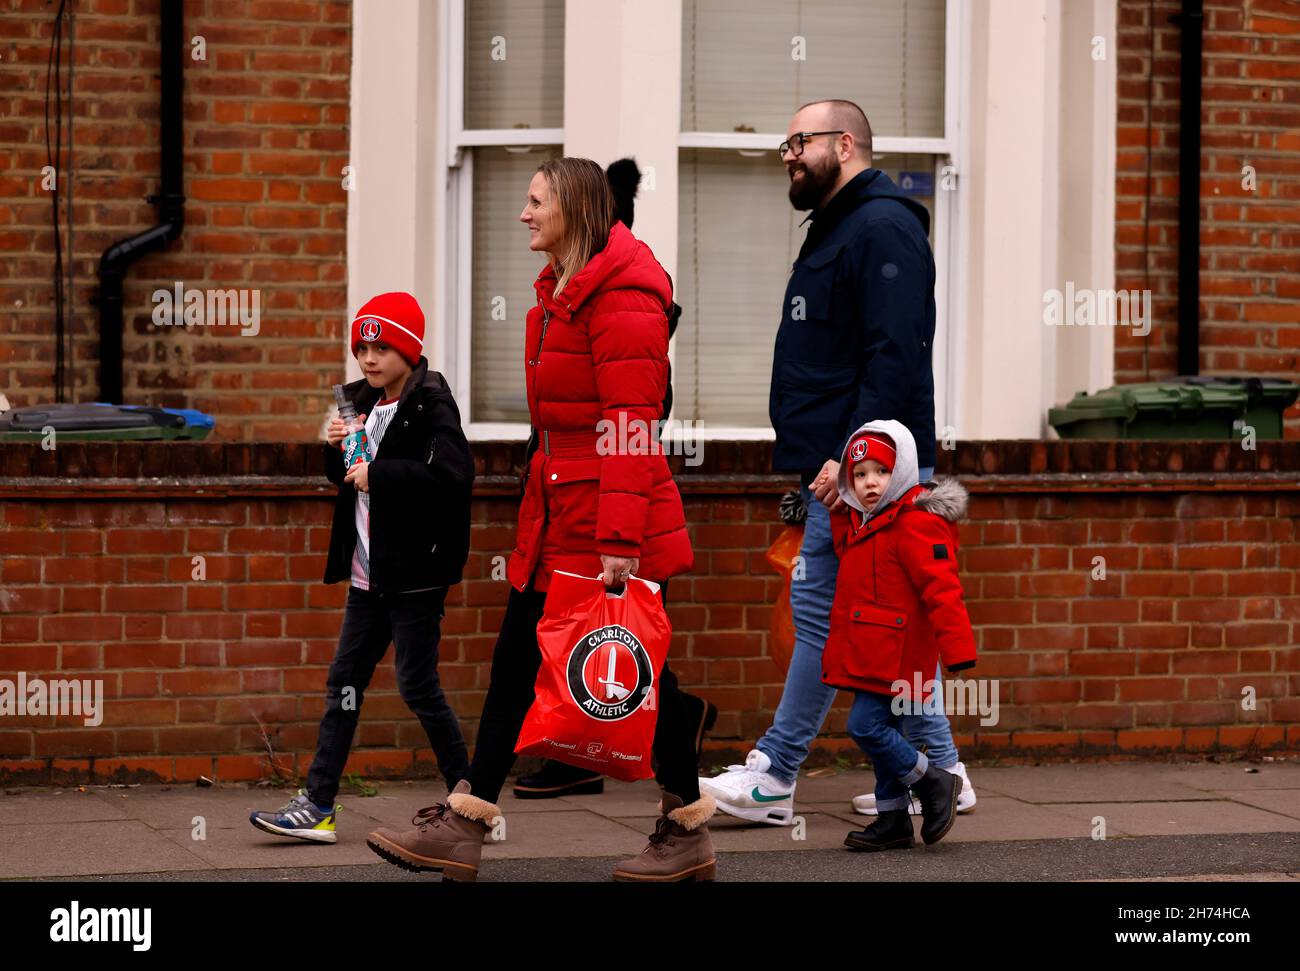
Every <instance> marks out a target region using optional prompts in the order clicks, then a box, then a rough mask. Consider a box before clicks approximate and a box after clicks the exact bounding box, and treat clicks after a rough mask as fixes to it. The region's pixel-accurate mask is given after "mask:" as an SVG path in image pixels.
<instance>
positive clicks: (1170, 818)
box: [1046, 800, 1300, 838]
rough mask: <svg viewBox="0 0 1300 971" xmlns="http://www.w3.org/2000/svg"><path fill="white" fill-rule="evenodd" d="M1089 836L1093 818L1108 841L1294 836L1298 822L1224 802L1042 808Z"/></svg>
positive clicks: (1070, 805)
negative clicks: (1230, 835)
mask: <svg viewBox="0 0 1300 971" xmlns="http://www.w3.org/2000/svg"><path fill="white" fill-rule="evenodd" d="M1046 808H1048V809H1050V810H1051V811H1052V812H1056V813H1060V814H1061V815H1062V816H1066V817H1069V818H1071V819H1075V820H1077V821H1078V823H1079V825H1080V826H1081V827H1086V831H1087V832H1091V829H1092V819H1093V817H1094V816H1101V817H1104V818H1105V820H1106V834H1107V837H1108V838H1114V837H1115V836H1119V835H1127V836H1192V835H1208V834H1211V833H1296V832H1300V819H1294V818H1291V817H1288V816H1283V815H1280V814H1278V813H1273V812H1268V811H1266V810H1263V809H1256V808H1255V807H1253V806H1246V805H1242V804H1241V803H1237V802H1230V801H1228V800H1215V801H1204V802H1156V803H1139V804H1136V805H1135V804H1131V803H1122V802H1116V803H1102V802H1094V803H1076V804H1069V803H1058V804H1054V805H1051V806H1048V807H1046Z"/></svg>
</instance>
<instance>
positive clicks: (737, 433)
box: [664, 0, 970, 441]
mask: <svg viewBox="0 0 1300 971" xmlns="http://www.w3.org/2000/svg"><path fill="white" fill-rule="evenodd" d="M968 14H969V12H968V10H967V0H946V3H945V5H944V77H943V81H944V90H943V108H944V111H943V128H944V132H943V137H942V138H900V137H895V136H882V137H879V138H877V137H875V136H874V135H873V137H872V154H873V155H876V156H881V155H909V154H910V155H931V156H934V159H935V164H934V185H935V190H934V261H935V287H934V290H935V292H934V303H935V329H934V352H935V353H934V355H933V358H934V359H933V366H934V376H935V399H936V400H935V432H936V435H938V436H941V435H942V431H943V428H944V426H952V427H954V428H955V427H957V419H956V403H957V401H958V400H959V399H958V398H957V393H958V388H957V386H956V380H957V375H956V373H955V372H956V370H957V369H955V368H954V367H953V364H952V362H953V361H956V360H960V359H961V358H960V356H959V354H957V353H954V350H956V349H955V348H954V346H953V344H954V339H955V338H956V337H957V332H958V331H959V330H960V328H955V327H953V326H952V325H953V321H954V319H955V318H956V314H955V311H956V308H957V304H956V299H957V294H958V293H959V291H960V288H959V286H957V285H956V283H957V281H956V274H957V271H958V268H959V267H960V260H959V259H958V247H957V244H956V240H957V233H956V231H955V230H956V226H955V224H956V221H957V219H958V214H959V206H958V203H959V201H960V200H959V199H958V198H957V197H958V192H959V191H960V181H959V180H956V186H955V187H954V188H953V189H951V190H946V189H944V188H943V182H942V176H943V174H944V170H945V168H946V169H947V173H948V174H949V175H950V176H951V177H954V178H955V177H957V176H959V174H960V172H961V165H960V161H961V159H963V158H964V155H963V153H962V151H961V146H960V142H961V132H962V124H961V122H962V110H963V107H964V105H963V99H962V97H961V92H962V90H963V86H962V85H960V84H959V81H960V79H961V72H962V71H963V69H964V54H965V50H966V46H967V45H966V44H965V41H966V39H967V38H968V37H969V34H970V23H969V16H968ZM784 140H785V132H712V131H692V132H686V131H684V132H682V133H681V134H680V135H679V136H678V139H677V146H678V148H705V149H731V150H734V151H763V152H765V153H766V152H775V151H776V146H777V145H779V144H781V142H783V141H784ZM669 360H670V361H671V362H672V363H673V364H676V342H674V343H673V346H672V347H671V348H670V349H669ZM672 410H673V412H676V410H677V406H676V403H674V405H673V409H672ZM673 417H674V416H673V415H672V414H670V415H669V418H670V420H671V419H672V418H673ZM675 427H676V426H675V425H670V426H669V431H668V432H667V433H666V434H665V436H664V437H665V438H666V439H672V438H676V437H680V432H679V433H676V434H674V433H673V431H672V430H673V429H674V428H675ZM702 431H703V434H702V435H701V436H700V437H701V438H703V439H705V440H709V439H718V440H725V441H737V440H749V441H772V440H775V438H776V432H775V431H774V430H773V429H772V427H771V426H770V425H768V426H749V427H745V426H712V425H709V424H708V423H707V422H706V423H705V424H704V428H703V430H702Z"/></svg>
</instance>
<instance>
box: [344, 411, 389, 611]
mask: <svg viewBox="0 0 1300 971" xmlns="http://www.w3.org/2000/svg"><path fill="white" fill-rule="evenodd" d="M397 401H398V399H396V398H393V399H392V400H391V401H380V402H379V403H378V404H377V405H375V407H374V409H373V410H372V411H371V412H370V414H369V415H367V416H366V443H367V445H368V446H369V449H370V460H371V461H374V458H375V456H376V455H378V454H379V443H380V442H381V441H382V440H383V438H384V432H385V431H387V430H388V423H389V422H390V421H392V420H393V415H395V414H396V413H397ZM356 516H357V549H356V552H355V553H353V554H352V584H353V586H356V587H360V588H361V589H362V590H369V589H370V493H368V492H362V491H360V490H357V510H356Z"/></svg>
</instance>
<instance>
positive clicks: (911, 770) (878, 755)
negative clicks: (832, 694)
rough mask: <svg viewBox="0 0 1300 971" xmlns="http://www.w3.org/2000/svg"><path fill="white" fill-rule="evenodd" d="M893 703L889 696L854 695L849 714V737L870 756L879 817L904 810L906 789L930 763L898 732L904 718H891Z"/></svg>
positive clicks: (869, 692) (906, 802)
mask: <svg viewBox="0 0 1300 971" xmlns="http://www.w3.org/2000/svg"><path fill="white" fill-rule="evenodd" d="M892 701H893V698H892V697H891V696H889V695H878V694H876V693H875V692H873V691H855V692H854V693H853V707H852V708H851V709H850V710H849V734H850V735H851V736H853V741H855V742H857V743H858V745H859V746H861V747H862V751H864V752H866V753H867V754H868V755H869V756H871V769H872V771H873V772H874V773H875V775H876V808H877V809H879V810H880V812H882V813H883V812H890V811H891V810H899V809H903V810H905V809H907V807H908V803H909V802H910V801H911V798H910V797H909V795H908V792H907V790H908V787H909V786H911V785H914V784H915V783H916V782H917V781H918V780H919V779H920V778H921V776H923V775H925V770H926V769H927V768H929V759H927V758H926V756H925V755H924V754H922V753H920V752H918V751H917V750H916V749H914V748H913V747H912V744H911V743H910V742H909V741H908V740H907V739H906V738H904V737H903V733H902V732H901V731H900V730H899V729H900V727H901V723H902V721H903V718H904V717H906V716H903V715H895V714H894V712H893V711H892V709H891V702H892Z"/></svg>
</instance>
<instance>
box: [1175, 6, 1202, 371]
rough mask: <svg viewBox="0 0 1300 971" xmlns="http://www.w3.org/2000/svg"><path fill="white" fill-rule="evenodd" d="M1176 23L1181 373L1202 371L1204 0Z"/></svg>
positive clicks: (1179, 15)
mask: <svg viewBox="0 0 1300 971" xmlns="http://www.w3.org/2000/svg"><path fill="white" fill-rule="evenodd" d="M1174 20H1175V21H1176V22H1177V23H1178V27H1179V31H1180V34H1181V36H1180V38H1179V55H1180V67H1181V76H1180V82H1179V102H1180V103H1179V106H1178V373H1179V374H1189V375H1193V374H1200V373H1201V31H1202V28H1203V27H1204V22H1205V15H1204V13H1203V10H1202V6H1201V0H1183V9H1182V13H1180V14H1178V15H1176V16H1175V17H1174Z"/></svg>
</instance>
